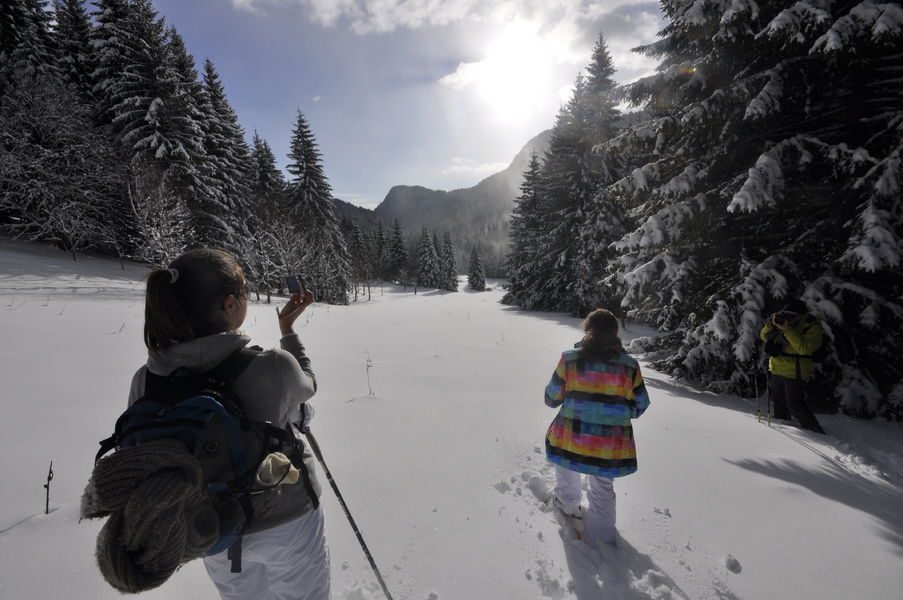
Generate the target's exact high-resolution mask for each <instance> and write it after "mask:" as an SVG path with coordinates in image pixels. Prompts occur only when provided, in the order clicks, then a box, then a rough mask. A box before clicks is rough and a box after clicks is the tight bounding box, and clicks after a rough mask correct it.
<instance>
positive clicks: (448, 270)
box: [439, 231, 458, 292]
mask: <svg viewBox="0 0 903 600" xmlns="http://www.w3.org/2000/svg"><path fill="white" fill-rule="evenodd" d="M455 254H456V252H455V245H454V244H453V243H452V239H451V234H450V233H449V232H448V231H446V232H445V241H444V242H443V244H442V255H441V257H440V258H441V261H442V272H441V283H440V284H439V287H440V288H441V289H443V290H446V291H449V292H457V291H458V261H457V258H456V257H455Z"/></svg>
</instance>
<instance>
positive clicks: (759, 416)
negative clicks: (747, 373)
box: [753, 371, 762, 423]
mask: <svg viewBox="0 0 903 600" xmlns="http://www.w3.org/2000/svg"><path fill="white" fill-rule="evenodd" d="M753 389H754V390H755V392H756V423H761V422H762V411H761V409H760V408H759V402H760V398H759V380H758V378H757V377H756V372H755V371H753Z"/></svg>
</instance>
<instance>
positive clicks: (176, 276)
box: [166, 269, 179, 283]
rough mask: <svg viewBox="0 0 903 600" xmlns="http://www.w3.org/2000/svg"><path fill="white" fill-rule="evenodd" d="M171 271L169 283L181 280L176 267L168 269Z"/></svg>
mask: <svg viewBox="0 0 903 600" xmlns="http://www.w3.org/2000/svg"><path fill="white" fill-rule="evenodd" d="M166 270H167V271H168V272H169V283H175V282H176V281H178V280H179V272H178V271H177V270H176V269H166Z"/></svg>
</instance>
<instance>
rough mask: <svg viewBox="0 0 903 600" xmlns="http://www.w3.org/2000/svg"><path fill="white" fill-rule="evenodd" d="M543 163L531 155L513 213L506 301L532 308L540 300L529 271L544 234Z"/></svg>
mask: <svg viewBox="0 0 903 600" xmlns="http://www.w3.org/2000/svg"><path fill="white" fill-rule="evenodd" d="M540 185H541V181H540V161H539V156H537V154H536V152H533V153H532V154H531V155H530V163H529V165H528V166H527V170H526V171H524V180H523V182H522V183H521V186H520V192H521V193H520V196H518V197H517V199H516V200H515V202H514V209H513V210H512V211H511V221H510V230H509V232H510V233H509V236H510V240H511V250H510V251H509V253H508V273H509V287H508V293H506V294H505V296H504V297H503V298H502V302H503V303H504V304H511V305H517V306H522V307H524V308H528V309H529V308H532V307H533V306H535V305H536V304H537V303H538V302H539V299H538V298H536V297H534V296H533V294H534V293H535V291H536V290H534V289H531V288H529V287H528V286H527V280H528V279H529V277H528V275H529V268H530V265H531V264H532V263H533V261H534V260H535V259H536V258H537V250H538V246H539V238H540V235H541V234H542V232H543V213H542V207H541V204H540Z"/></svg>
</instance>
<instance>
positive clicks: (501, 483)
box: [492, 481, 511, 494]
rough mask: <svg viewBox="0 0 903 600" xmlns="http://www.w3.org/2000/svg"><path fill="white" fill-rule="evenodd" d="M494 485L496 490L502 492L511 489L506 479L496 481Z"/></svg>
mask: <svg viewBox="0 0 903 600" xmlns="http://www.w3.org/2000/svg"><path fill="white" fill-rule="evenodd" d="M492 487H494V488H495V490H496V491H497V492H498V493H500V494H504V493H505V492H510V491H511V486H510V485H508V483H507V482H505V481H499V482H498V483H494V484H492Z"/></svg>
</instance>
